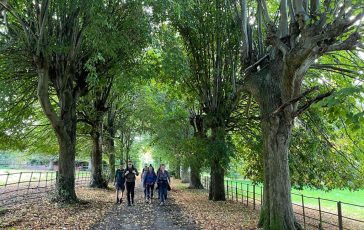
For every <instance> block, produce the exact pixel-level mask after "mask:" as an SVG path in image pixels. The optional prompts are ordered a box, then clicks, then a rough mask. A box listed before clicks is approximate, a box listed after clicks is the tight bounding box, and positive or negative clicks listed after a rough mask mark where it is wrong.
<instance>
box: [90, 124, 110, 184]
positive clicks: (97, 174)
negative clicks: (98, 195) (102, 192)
mask: <svg viewBox="0 0 364 230" xmlns="http://www.w3.org/2000/svg"><path fill="white" fill-rule="evenodd" d="M100 130H101V121H100V119H96V122H95V124H94V127H93V128H92V131H91V136H92V155H91V161H92V164H91V166H92V167H91V182H90V186H91V187H95V188H107V182H106V180H105V179H104V178H103V176H102V149H101V133H100Z"/></svg>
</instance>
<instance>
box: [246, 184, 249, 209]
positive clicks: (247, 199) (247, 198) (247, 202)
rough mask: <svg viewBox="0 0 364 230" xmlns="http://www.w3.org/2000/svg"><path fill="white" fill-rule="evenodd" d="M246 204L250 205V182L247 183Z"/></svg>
mask: <svg viewBox="0 0 364 230" xmlns="http://www.w3.org/2000/svg"><path fill="white" fill-rule="evenodd" d="M246 206H249V184H246Z"/></svg>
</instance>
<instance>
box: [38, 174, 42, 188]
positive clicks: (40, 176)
mask: <svg viewBox="0 0 364 230" xmlns="http://www.w3.org/2000/svg"><path fill="white" fill-rule="evenodd" d="M41 178H42V172H39V179H38V186H37V189H38V190H39V186H40V179H41Z"/></svg>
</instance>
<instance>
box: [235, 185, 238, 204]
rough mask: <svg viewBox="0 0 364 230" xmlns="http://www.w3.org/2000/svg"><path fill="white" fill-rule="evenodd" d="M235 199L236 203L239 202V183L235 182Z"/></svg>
mask: <svg viewBox="0 0 364 230" xmlns="http://www.w3.org/2000/svg"><path fill="white" fill-rule="evenodd" d="M235 198H236V201H238V182H237V181H236V182H235Z"/></svg>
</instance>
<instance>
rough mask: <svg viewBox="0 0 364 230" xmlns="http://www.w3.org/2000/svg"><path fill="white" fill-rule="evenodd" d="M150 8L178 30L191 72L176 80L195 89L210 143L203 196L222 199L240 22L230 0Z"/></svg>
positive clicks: (235, 95)
mask: <svg viewBox="0 0 364 230" xmlns="http://www.w3.org/2000/svg"><path fill="white" fill-rule="evenodd" d="M154 9H155V11H156V12H161V16H160V17H161V18H162V20H163V19H165V20H167V21H168V22H170V23H171V25H172V26H173V27H174V28H175V29H176V30H177V31H178V34H179V35H180V36H178V35H177V37H178V38H179V39H180V40H181V42H182V44H183V48H184V49H183V50H184V51H185V53H186V55H187V60H188V64H189V67H190V73H191V74H190V75H189V76H188V77H187V78H184V79H183V78H182V83H184V84H185V87H187V88H188V89H189V90H190V91H192V92H193V93H194V95H196V100H197V101H198V103H199V104H200V106H201V108H202V111H203V113H204V122H205V125H206V130H207V134H208V139H209V143H210V144H211V146H210V150H212V151H210V157H209V159H210V162H209V163H210V168H211V173H210V174H211V183H210V184H211V186H210V191H209V199H211V200H215V201H217V200H225V191H224V175H225V172H226V167H227V166H228V161H229V157H230V156H229V154H230V153H232V152H230V151H229V143H228V142H227V128H228V127H227V126H228V124H229V119H230V117H231V114H232V112H233V111H234V110H235V108H236V105H237V103H238V102H239V98H240V95H241V90H239V89H238V87H237V81H238V79H240V76H239V75H238V74H237V73H238V72H237V71H238V66H239V55H240V54H239V43H240V32H239V28H240V24H239V23H238V22H237V21H236V20H235V14H234V8H233V5H232V4H231V3H230V2H228V1H220V0H215V1H183V2H170V1H163V2H162V3H161V4H156V5H155V8H154ZM163 17H164V18H163Z"/></svg>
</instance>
